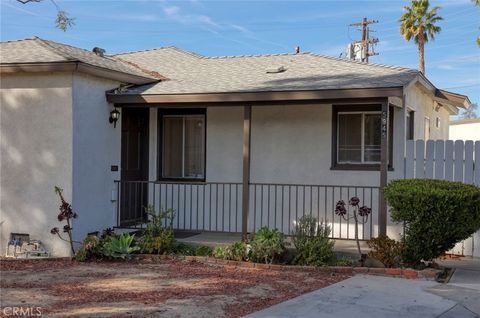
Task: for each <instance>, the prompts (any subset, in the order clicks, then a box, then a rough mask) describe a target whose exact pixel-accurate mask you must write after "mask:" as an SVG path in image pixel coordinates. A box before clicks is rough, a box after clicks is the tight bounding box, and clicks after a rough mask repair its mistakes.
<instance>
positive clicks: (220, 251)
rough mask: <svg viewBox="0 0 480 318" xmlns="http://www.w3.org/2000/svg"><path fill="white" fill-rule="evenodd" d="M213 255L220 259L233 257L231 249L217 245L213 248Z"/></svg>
mask: <svg viewBox="0 0 480 318" xmlns="http://www.w3.org/2000/svg"><path fill="white" fill-rule="evenodd" d="M213 257H215V258H219V259H231V257H232V256H231V253H230V249H229V248H228V247H225V246H217V247H215V249H214V250H213Z"/></svg>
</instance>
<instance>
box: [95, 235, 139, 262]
mask: <svg viewBox="0 0 480 318" xmlns="http://www.w3.org/2000/svg"><path fill="white" fill-rule="evenodd" d="M134 238H135V235H130V234H129V233H123V234H122V235H119V236H114V237H112V239H111V240H110V241H109V242H107V243H105V245H104V247H103V254H104V255H105V256H107V257H113V258H123V259H125V258H127V257H130V256H131V254H132V253H134V252H136V251H138V250H139V247H138V246H132V243H133V239H134Z"/></svg>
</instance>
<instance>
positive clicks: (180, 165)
mask: <svg viewBox="0 0 480 318" xmlns="http://www.w3.org/2000/svg"><path fill="white" fill-rule="evenodd" d="M158 136H159V147H158V149H159V154H158V161H159V165H158V179H160V180H199V181H201V180H205V145H206V115H205V110H204V109H182V110H159V116H158Z"/></svg>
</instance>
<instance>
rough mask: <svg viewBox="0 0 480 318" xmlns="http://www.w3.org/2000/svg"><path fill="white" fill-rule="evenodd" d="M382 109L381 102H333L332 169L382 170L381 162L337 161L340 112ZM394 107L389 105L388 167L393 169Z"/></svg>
mask: <svg viewBox="0 0 480 318" xmlns="http://www.w3.org/2000/svg"><path fill="white" fill-rule="evenodd" d="M368 111H379V112H381V111H382V104H381V103H371V104H337V105H335V104H333V105H332V159H331V160H332V163H331V167H330V170H357V171H364V170H366V171H380V164H379V163H378V164H372V163H352V164H348V163H347V164H345V163H338V162H337V146H338V145H337V128H338V122H337V118H338V113H341V112H368ZM393 117H394V107H393V106H390V107H389V140H388V161H389V163H388V169H389V170H390V171H393V165H392V163H393V123H394V120H393V119H394V118H393Z"/></svg>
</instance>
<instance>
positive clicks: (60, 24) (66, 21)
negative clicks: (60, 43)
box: [16, 0, 75, 32]
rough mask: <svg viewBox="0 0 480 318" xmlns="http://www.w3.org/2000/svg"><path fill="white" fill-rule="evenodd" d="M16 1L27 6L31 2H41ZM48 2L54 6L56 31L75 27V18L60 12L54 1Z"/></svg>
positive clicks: (36, 0) (31, 0) (35, 0)
mask: <svg viewBox="0 0 480 318" xmlns="http://www.w3.org/2000/svg"><path fill="white" fill-rule="evenodd" d="M16 1H17V2H20V3H21V4H27V3H32V2H35V3H38V2H42V1H43V0H16ZM50 2H51V3H52V4H53V5H54V6H55V8H56V10H57V17H56V18H55V26H56V27H57V28H58V29H60V30H62V31H63V32H65V31H67V30H68V29H69V28H70V27H72V26H73V25H75V18H71V17H69V16H68V13H67V12H66V11H64V10H62V9H61V8H60V6H59V5H58V4H57V2H56V1H55V0H50Z"/></svg>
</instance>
